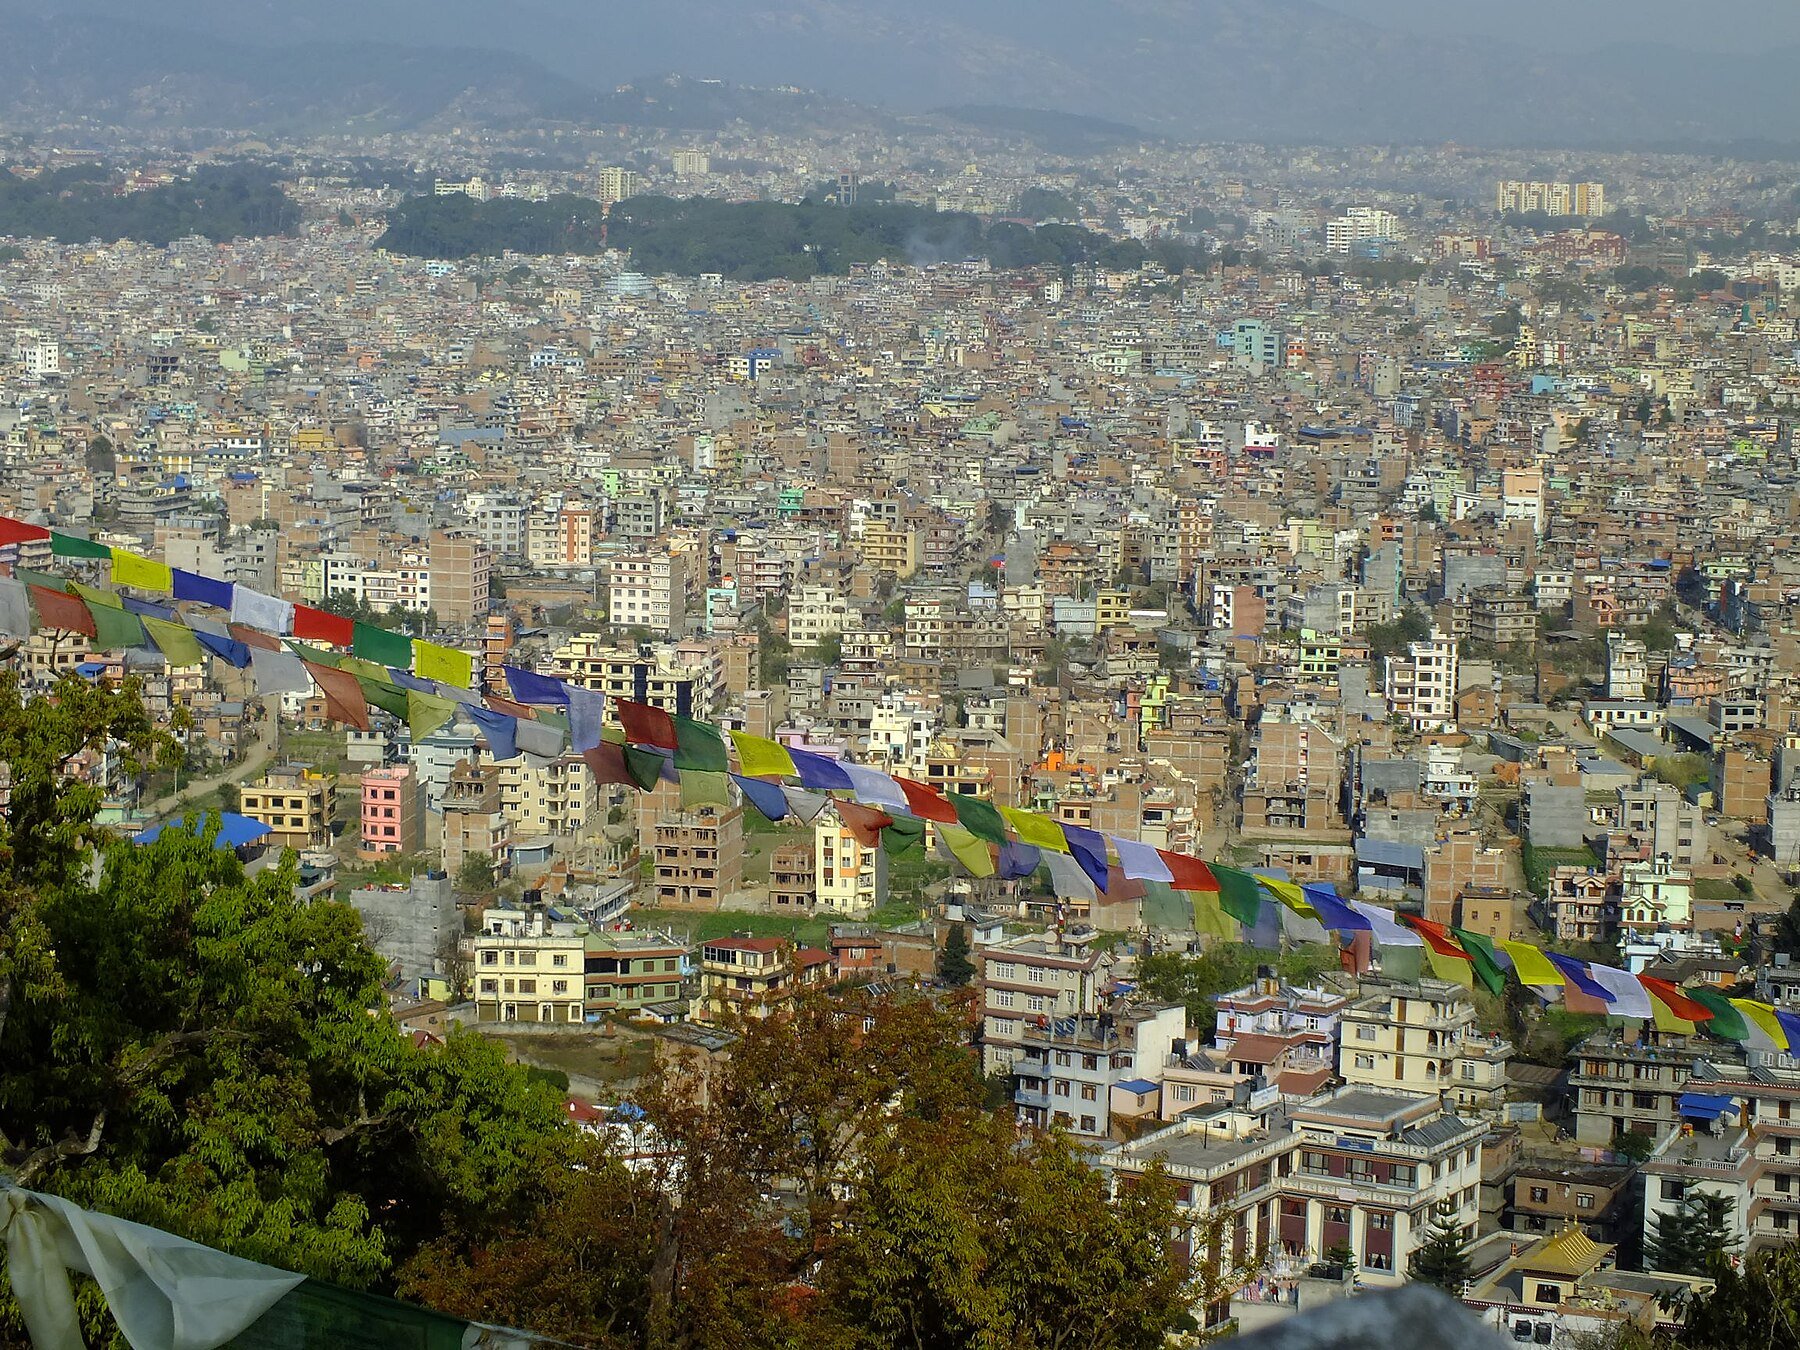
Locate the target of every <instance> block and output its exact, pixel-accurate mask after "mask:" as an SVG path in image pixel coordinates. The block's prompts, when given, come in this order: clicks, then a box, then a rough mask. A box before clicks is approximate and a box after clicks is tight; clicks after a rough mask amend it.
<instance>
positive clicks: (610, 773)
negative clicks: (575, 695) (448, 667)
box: [489, 699, 638, 788]
mask: <svg viewBox="0 0 1800 1350" xmlns="http://www.w3.org/2000/svg"><path fill="white" fill-rule="evenodd" d="M489 701H490V702H492V701H493V700H491V699H490V700H489ZM508 701H509V700H507V699H501V700H500V702H502V703H505V702H508ZM581 757H582V759H583V760H585V761H586V762H587V766H588V769H589V771H590V772H592V773H593V775H594V781H595V782H596V783H599V784H602V785H604V784H607V783H617V784H618V785H619V786H620V787H628V788H635V787H637V785H638V783H637V779H635V778H633V777H632V776H631V770H629V769H628V768H626V767H625V747H624V746H622V745H615V744H613V743H612V742H611V741H601V742H600V744H598V745H596V746H595V747H594V748H593V749H591V750H583V751H582V752H581Z"/></svg>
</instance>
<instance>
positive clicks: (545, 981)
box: [472, 909, 588, 1024]
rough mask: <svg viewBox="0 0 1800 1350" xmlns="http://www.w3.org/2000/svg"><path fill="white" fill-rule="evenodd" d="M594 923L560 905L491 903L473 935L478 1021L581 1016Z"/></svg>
mask: <svg viewBox="0 0 1800 1350" xmlns="http://www.w3.org/2000/svg"><path fill="white" fill-rule="evenodd" d="M587 934H588V926H587V924H586V923H584V922H582V921H581V920H579V919H571V918H567V917H564V916H562V915H561V914H559V913H558V912H557V911H555V910H547V909H535V910H515V909H490V910H488V912H487V913H486V914H485V915H483V916H482V921H481V931H480V932H479V933H477V934H476V935H475V938H474V940H473V944H472V945H473V947H474V955H475V1020H476V1021H477V1022H544V1023H564V1024H566V1023H570V1022H579V1021H581V1020H582V1018H583V1016H584V1008H583V997H584V991H583V983H582V971H583V968H584V965H585V962H586V950H587Z"/></svg>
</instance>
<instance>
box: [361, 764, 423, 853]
mask: <svg viewBox="0 0 1800 1350" xmlns="http://www.w3.org/2000/svg"><path fill="white" fill-rule="evenodd" d="M423 816H424V806H423V804H422V802H421V801H420V799H419V780H418V775H417V774H415V773H414V772H413V770H412V766H411V765H408V764H394V765H390V766H388V767H386V768H381V769H371V770H369V771H368V772H367V773H365V774H364V775H363V776H362V811H361V815H360V827H361V828H360V843H359V844H358V847H357V852H358V853H359V854H360V855H361V856H362V857H364V858H376V857H380V856H381V855H382V854H384V853H417V852H418V851H419V844H420V826H421V822H422V820H423Z"/></svg>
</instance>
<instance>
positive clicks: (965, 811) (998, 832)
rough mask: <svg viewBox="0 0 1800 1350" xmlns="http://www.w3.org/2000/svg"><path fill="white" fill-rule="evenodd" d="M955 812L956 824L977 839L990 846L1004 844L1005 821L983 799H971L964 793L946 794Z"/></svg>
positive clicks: (995, 809) (993, 807) (991, 805)
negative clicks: (983, 840)
mask: <svg viewBox="0 0 1800 1350" xmlns="http://www.w3.org/2000/svg"><path fill="white" fill-rule="evenodd" d="M944 795H945V796H946V797H948V798H949V799H950V805H951V807H952V808H953V809H954V810H955V811H956V822H957V824H959V825H961V826H962V827H963V828H964V829H965V830H967V831H968V832H969V833H970V834H972V835H974V836H975V837H976V838H977V839H985V840H986V841H987V842H988V843H990V844H1004V843H1005V842H1006V821H1005V820H1004V819H1003V818H1002V817H1001V815H1000V811H999V809H998V808H997V807H996V806H995V805H994V804H993V803H992V802H990V801H988V800H987V799H986V798H984V797H971V796H970V795H969V794H968V793H966V792H946V793H945V794H944Z"/></svg>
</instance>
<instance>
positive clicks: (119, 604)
mask: <svg viewBox="0 0 1800 1350" xmlns="http://www.w3.org/2000/svg"><path fill="white" fill-rule="evenodd" d="M66 589H68V590H71V591H73V592H75V594H76V595H79V596H80V597H81V598H82V599H83V600H85V601H87V602H88V608H89V609H92V608H93V607H94V606H95V605H105V606H106V607H107V608H108V609H124V608H125V602H124V601H123V600H121V599H119V597H118V596H116V595H114V594H113V593H112V592H111V591H103V590H101V589H100V588H99V587H98V586H89V585H87V584H86V583H84V582H80V581H71V582H70V583H69V584H68V586H67V588H66Z"/></svg>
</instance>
